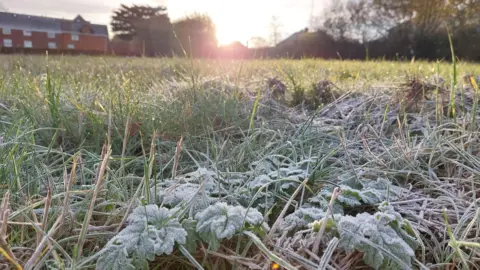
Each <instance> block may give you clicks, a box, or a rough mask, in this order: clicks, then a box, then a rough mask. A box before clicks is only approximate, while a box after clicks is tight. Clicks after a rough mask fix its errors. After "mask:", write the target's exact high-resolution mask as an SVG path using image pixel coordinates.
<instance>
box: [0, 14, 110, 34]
mask: <svg viewBox="0 0 480 270" xmlns="http://www.w3.org/2000/svg"><path fill="white" fill-rule="evenodd" d="M85 25H89V26H90V28H91V29H92V34H94V35H102V36H108V29H107V26H106V25H101V24H90V23H89V22H87V21H85V20H84V19H83V18H82V16H80V15H78V16H77V17H75V19H73V20H65V19H57V18H49V17H42V16H32V15H26V14H17V13H8V12H0V27H8V28H18V29H25V30H30V31H41V32H46V31H52V32H73V33H80V30H81V29H82V27H83V26H85Z"/></svg>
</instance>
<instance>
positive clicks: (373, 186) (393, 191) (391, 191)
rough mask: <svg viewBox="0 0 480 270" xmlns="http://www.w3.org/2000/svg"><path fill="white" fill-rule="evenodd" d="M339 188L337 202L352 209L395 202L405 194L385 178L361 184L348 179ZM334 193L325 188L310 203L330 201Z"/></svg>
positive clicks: (361, 182)
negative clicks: (388, 200)
mask: <svg viewBox="0 0 480 270" xmlns="http://www.w3.org/2000/svg"><path fill="white" fill-rule="evenodd" d="M339 178H340V177H339ZM338 186H339V188H340V190H341V191H342V192H341V193H340V195H339V196H338V197H337V200H336V201H337V202H339V203H341V204H342V205H344V206H350V207H354V206H359V205H362V204H370V205H371V204H378V203H381V202H383V201H386V200H387V199H390V200H395V199H397V198H399V196H401V194H402V192H404V189H403V188H400V187H398V186H395V185H392V184H391V183H390V181H388V180H386V179H383V178H378V179H377V180H376V181H372V180H366V179H364V180H361V181H360V182H358V181H357V182H354V181H353V180H352V179H351V178H346V179H345V180H343V181H341V183H340V184H339V185H338ZM332 191H333V187H331V186H330V187H327V188H324V189H322V190H321V191H320V192H319V193H318V194H317V195H316V196H315V197H313V198H310V200H309V201H310V202H316V203H321V202H324V201H329V200H330V198H331V196H332ZM321 205H322V206H323V205H324V204H321Z"/></svg>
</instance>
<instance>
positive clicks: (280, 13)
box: [0, 0, 328, 44]
mask: <svg viewBox="0 0 480 270" xmlns="http://www.w3.org/2000/svg"><path fill="white" fill-rule="evenodd" d="M312 1H313V2H314V3H313V15H314V16H315V15H318V14H319V13H320V11H321V9H322V7H323V5H324V3H325V2H326V1H328V0H236V1H233V0H125V1H122V0H103V1H99V0H0V4H1V5H2V6H3V7H4V8H6V9H7V10H8V11H9V12H16V13H24V14H29V15H41V16H49V17H58V18H65V19H73V18H74V17H75V16H76V15H78V14H80V15H82V17H83V18H84V19H85V20H87V21H90V22H92V23H98V24H107V25H108V24H109V23H110V16H111V14H112V10H114V9H116V8H118V7H119V6H120V4H126V5H131V4H138V5H143V4H146V5H151V6H156V5H163V6H166V7H167V11H168V14H169V16H170V18H171V20H173V21H174V20H176V19H179V18H181V17H183V16H185V15H189V14H191V13H194V12H199V13H206V14H208V15H209V16H210V17H211V18H212V19H213V21H214V23H215V24H216V26H217V38H218V40H219V42H220V44H228V43H231V42H233V41H240V42H242V43H244V44H247V42H248V41H249V40H250V39H251V38H252V37H262V38H265V39H266V40H267V41H268V40H270V34H271V31H272V30H271V29H272V28H271V22H272V17H273V16H275V17H277V18H278V19H277V21H278V25H280V28H279V30H280V33H281V34H282V36H283V37H286V36H288V35H290V34H292V33H294V32H296V31H299V30H301V29H303V28H305V27H308V26H309V22H310V15H311V14H312Z"/></svg>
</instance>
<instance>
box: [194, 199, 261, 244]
mask: <svg viewBox="0 0 480 270" xmlns="http://www.w3.org/2000/svg"><path fill="white" fill-rule="evenodd" d="M195 218H196V219H197V221H198V223H197V232H199V233H212V232H213V233H214V235H215V236H216V237H217V238H218V239H223V238H231V237H232V236H233V235H234V234H235V233H236V232H238V231H240V230H241V229H242V227H243V222H244V221H245V222H247V223H249V224H250V225H260V224H261V223H262V222H263V216H262V214H261V213H260V212H258V210H257V209H255V208H250V209H248V213H247V209H245V208H244V207H242V206H231V205H228V204H226V203H223V202H219V203H216V204H214V205H211V206H209V207H208V208H207V209H205V210H204V211H202V212H200V213H198V214H197V215H196V216H195ZM244 219H245V220H244Z"/></svg>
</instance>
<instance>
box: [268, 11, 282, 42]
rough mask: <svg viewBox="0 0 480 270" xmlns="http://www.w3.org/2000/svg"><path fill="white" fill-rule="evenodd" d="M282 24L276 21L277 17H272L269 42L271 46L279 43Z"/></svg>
mask: <svg viewBox="0 0 480 270" xmlns="http://www.w3.org/2000/svg"><path fill="white" fill-rule="evenodd" d="M282 26H283V25H282V23H281V22H280V20H279V19H278V17H277V16H272V18H271V20H270V31H271V32H270V42H271V43H272V45H273V46H276V45H277V44H278V42H280V39H281V38H282V33H281V29H282Z"/></svg>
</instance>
